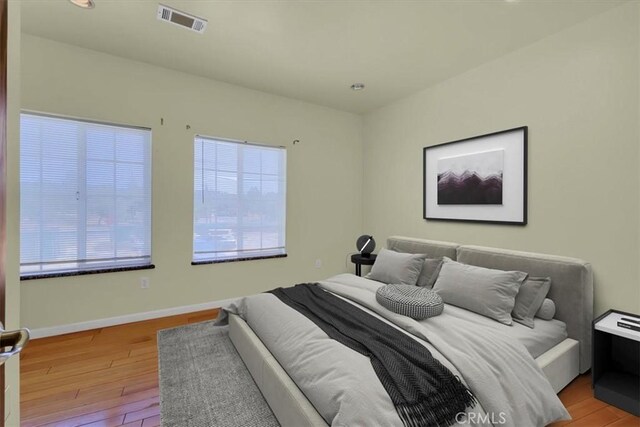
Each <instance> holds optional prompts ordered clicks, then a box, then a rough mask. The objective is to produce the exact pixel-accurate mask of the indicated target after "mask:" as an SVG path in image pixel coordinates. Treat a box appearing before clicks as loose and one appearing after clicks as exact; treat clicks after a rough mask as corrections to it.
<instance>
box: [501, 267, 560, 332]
mask: <svg viewBox="0 0 640 427" xmlns="http://www.w3.org/2000/svg"><path fill="white" fill-rule="evenodd" d="M550 287H551V278H550V277H527V280H525V281H524V283H523V284H522V286H520V290H519V291H518V295H516V305H515V306H514V307H513V311H512V312H511V317H513V321H514V322H518V323H522V324H523V325H524V326H528V327H529V328H533V317H534V316H535V315H536V312H537V311H538V309H540V307H541V306H542V302H543V301H544V299H545V297H546V296H547V293H549V288H550Z"/></svg>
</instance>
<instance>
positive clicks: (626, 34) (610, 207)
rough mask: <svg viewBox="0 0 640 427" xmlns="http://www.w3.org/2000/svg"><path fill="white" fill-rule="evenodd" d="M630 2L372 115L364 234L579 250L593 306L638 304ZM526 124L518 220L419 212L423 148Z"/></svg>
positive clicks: (367, 125) (635, 43)
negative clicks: (523, 208)
mask: <svg viewBox="0 0 640 427" xmlns="http://www.w3.org/2000/svg"><path fill="white" fill-rule="evenodd" d="M637 8H638V5H637V4H636V3H629V4H626V5H623V6H621V7H618V8H616V9H613V10H611V11H610V12H607V13H605V14H603V15H599V16H596V17H594V18H592V19H590V20H588V21H585V22H583V23H581V24H579V25H577V26H574V27H571V28H569V29H567V30H564V31H563V32H560V33H557V34H555V35H552V36H550V37H547V38H545V39H543V40H541V41H539V42H536V43H535V44H532V45H530V46H528V47H526V48H523V49H520V50H518V51H516V52H513V53H511V54H508V55H506V56H504V57H502V58H500V59H498V60H495V61H493V62H490V63H487V64H484V65H482V66H480V67H478V68H475V69H473V70H470V71H468V72H466V73H464V74H462V75H459V76H456V77H453V78H451V79H450V80H447V81H445V82H442V83H441V84H438V85H436V86H434V87H431V88H429V89H427V90H424V91H421V92H419V93H417V94H416V95H414V96H411V97H409V98H405V99H402V100H400V101H398V102H396V103H394V104H392V105H389V106H387V107H384V108H382V109H380V110H377V111H375V112H372V113H371V114H368V115H367V116H366V117H365V121H364V140H365V151H364V165H365V169H364V183H365V185H364V199H363V201H364V205H363V206H364V210H363V212H364V213H365V215H364V227H363V230H364V232H367V233H372V234H373V235H375V236H376V237H380V238H386V237H387V236H389V235H391V234H401V235H409V236H419V237H424V238H430V239H436V240H448V241H454V242H460V243H465V244H480V245H485V246H496V247H504V248H511V249H517V250H526V251H536V252H544V253H552V254H559V255H566V256H573V257H579V258H583V259H585V260H588V261H590V262H591V263H592V264H593V269H594V272H595V280H596V284H595V312H596V313H597V314H599V313H602V312H603V311H605V310H606V309H608V308H618V309H621V310H629V311H633V312H640V294H639V289H640V286H639V285H638V284H639V283H640V282H639V278H640V277H639V273H638V260H639V258H640V253H639V249H638V239H639V236H640V230H639V226H638V218H639V210H638V202H639V200H638V199H639V195H640V186H639V182H638V173H639V171H638V169H639V168H638V165H639V161H638V159H639V152H638V147H639V145H640V144H639V129H638V123H639V121H638V117H639V108H638V93H639V92H638V91H639V87H638V86H639V84H638V81H639V77H640V74H639V68H638V60H639V58H638V48H639V41H640V38H639V35H638V16H639V14H638V10H637ZM522 125H528V126H529V193H528V194H529V222H528V225H527V226H526V227H518V226H500V225H478V224H470V223H459V222H434V221H425V220H424V219H422V148H423V147H424V146H430V145H435V144H439V143H443V142H447V141H454V140H457V139H461V138H465V137H470V136H474V135H480V134H484V133H489V132H492V131H498V130H502V129H509V128H512V127H517V126H522Z"/></svg>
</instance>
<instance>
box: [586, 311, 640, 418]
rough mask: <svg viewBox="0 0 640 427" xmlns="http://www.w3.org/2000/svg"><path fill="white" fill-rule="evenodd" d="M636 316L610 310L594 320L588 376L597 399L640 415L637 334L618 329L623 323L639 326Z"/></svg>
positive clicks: (639, 370)
mask: <svg viewBox="0 0 640 427" xmlns="http://www.w3.org/2000/svg"><path fill="white" fill-rule="evenodd" d="M623 319H631V320H635V321H638V320H639V319H640V317H639V316H638V315H636V314H631V313H625V312H623V311H618V310H609V311H607V312H606V313H604V314H603V315H602V316H600V317H598V318H597V319H595V320H594V321H593V360H592V367H591V377H592V381H593V383H592V385H593V394H594V397H595V398H596V399H599V400H602V401H604V402H607V403H609V404H611V405H613V406H616V407H618V408H620V409H622V410H625V411H627V412H630V413H632V414H633V415H636V416H640V331H635V330H632V329H626V328H622V327H620V326H618V322H619V321H622V322H623V323H626V324H631V325H634V326H638V325H637V324H636V323H634V322H629V321H626V320H623Z"/></svg>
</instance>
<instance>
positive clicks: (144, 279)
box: [140, 277, 151, 289]
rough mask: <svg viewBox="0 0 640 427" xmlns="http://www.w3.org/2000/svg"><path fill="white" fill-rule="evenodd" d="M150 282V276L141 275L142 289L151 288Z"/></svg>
mask: <svg viewBox="0 0 640 427" xmlns="http://www.w3.org/2000/svg"><path fill="white" fill-rule="evenodd" d="M150 286H151V285H150V283H149V278H148V277H141V278H140V289H149V287H150Z"/></svg>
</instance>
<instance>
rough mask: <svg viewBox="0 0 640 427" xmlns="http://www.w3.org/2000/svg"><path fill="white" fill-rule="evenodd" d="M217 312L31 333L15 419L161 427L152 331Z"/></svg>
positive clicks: (33, 423) (24, 423)
mask: <svg viewBox="0 0 640 427" xmlns="http://www.w3.org/2000/svg"><path fill="white" fill-rule="evenodd" d="M217 313H218V311H217V310H208V311H203V312H198V313H190V314H185V315H180V316H172V317H165V318H161V319H154V320H148V321H145V322H137V323H130V324H126V325H120V326H113V327H109V328H101V329H94V330H91V331H85V332H78V333H75V334H68V335H61V336H57V337H51V338H43V339H37V340H33V341H32V342H30V343H29V345H28V346H27V348H25V350H24V352H23V353H22V355H21V358H20V369H21V374H20V378H21V392H20V393H21V396H20V397H21V399H20V400H21V417H22V422H21V425H22V426H42V425H46V426H60V427H62V426H80V425H82V426H91V427H97V426H101V427H111V426H120V425H123V426H131V427H133V426H136V427H152V426H159V425H160V403H159V390H158V351H157V343H158V341H157V338H156V334H157V332H158V331H159V330H161V329H166V328H172V327H175V326H180V325H186V324H188V323H195V322H201V321H204V320H210V319H214V318H215V317H216V316H217Z"/></svg>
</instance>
